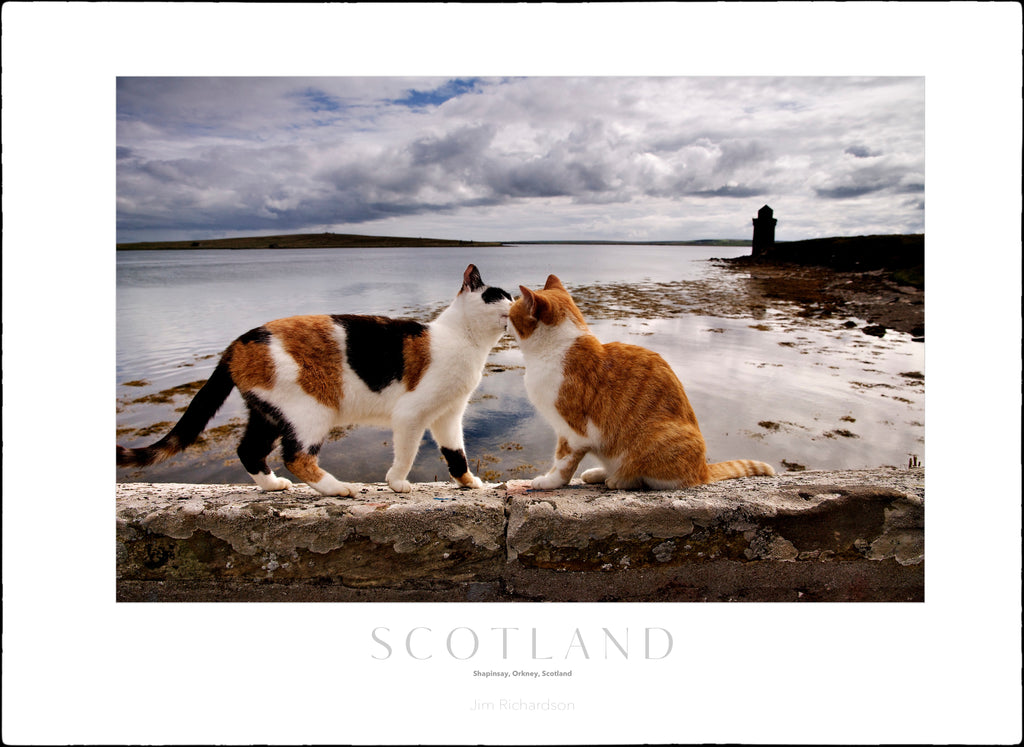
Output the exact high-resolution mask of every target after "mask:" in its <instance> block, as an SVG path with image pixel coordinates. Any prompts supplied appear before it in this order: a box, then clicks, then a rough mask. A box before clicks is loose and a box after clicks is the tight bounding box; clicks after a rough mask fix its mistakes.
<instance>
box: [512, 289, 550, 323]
mask: <svg viewBox="0 0 1024 747" xmlns="http://www.w3.org/2000/svg"><path fill="white" fill-rule="evenodd" d="M519 292H520V293H522V294H523V303H524V304H526V313H527V314H528V315H529V316H531V317H533V318H534V319H540V315H541V314H542V313H543V312H544V310H545V309H546V308H547V307H548V302H547V301H546V300H545V299H544V297H543V296H538V295H537V294H536V293H534V292H533V291H532V290H530V289H529V288H527V287H526V286H525V285H520V286H519Z"/></svg>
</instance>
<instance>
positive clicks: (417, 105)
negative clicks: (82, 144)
mask: <svg viewBox="0 0 1024 747" xmlns="http://www.w3.org/2000/svg"><path fill="white" fill-rule="evenodd" d="M117 92H118V97H117V118H118V127H117V132H118V136H117V164H118V166H117V178H118V208H117V215H118V236H119V240H120V241H128V240H140V239H141V238H152V237H156V236H162V235H168V234H170V233H172V232H174V233H179V234H180V233H182V232H190V231H191V232H206V235H208V236H209V235H213V234H214V233H217V232H220V233H222V234H224V235H227V234H228V233H230V234H231V235H240V234H245V233H256V232H267V231H280V230H288V231H296V232H297V231H303V230H331V229H335V230H342V229H347V230H356V229H359V230H361V231H363V232H367V233H375V232H389V233H395V232H397V231H399V230H401V229H403V227H404V229H405V230H407V231H408V232H409V233H410V234H411V235H426V234H425V233H424V232H423V231H422V230H417V229H418V228H419V227H420V224H421V223H422V222H425V221H432V220H433V217H434V216H435V215H439V214H443V215H444V216H445V218H446V222H445V223H444V225H445V227H446V230H445V235H450V236H451V237H453V238H460V237H462V230H463V229H461V228H460V226H466V227H467V229H466V230H468V227H470V226H472V227H473V228H474V233H475V235H476V237H477V238H498V239H501V238H505V239H507V238H509V237H510V236H513V237H516V236H518V237H520V238H547V237H548V236H547V233H546V232H549V231H562V230H566V231H571V230H572V226H573V225H575V226H576V227H577V230H580V231H584V230H589V227H595V226H597V225H598V223H596V222H595V220H594V217H593V215H591V214H590V212H589V211H590V207H589V206H601V209H602V210H603V213H604V215H607V216H608V217H610V218H611V219H610V220H608V221H605V222H604V223H601V225H604V226H605V228H604V229H602V230H607V231H615V230H616V229H615V226H616V225H625V223H626V222H628V221H640V220H641V218H639V217H637V213H638V212H639V213H640V214H641V215H646V216H647V225H649V226H651V227H658V228H657V229H655V228H652V230H663V231H673V232H676V231H682V232H685V231H686V230H687V229H686V226H687V225H692V226H693V227H694V229H693V230H697V229H698V228H700V229H701V230H702V231H703V230H704V226H705V225H706V224H707V223H706V221H707V218H706V216H708V215H712V214H713V215H716V216H722V217H720V218H716V220H718V221H719V223H718V225H719V228H718V229H717V230H718V231H719V232H721V233H722V236H723V237H731V238H734V237H742V236H744V234H745V232H747V230H748V228H747V226H748V225H749V216H747V215H746V214H745V213H744V212H743V211H744V210H745V209H746V210H747V211H749V210H750V208H747V207H746V206H742V205H739V204H738V203H741V202H742V200H744V199H752V198H755V197H756V198H758V200H757V201H761V200H766V199H771V200H773V201H774V203H775V204H773V207H775V208H776V212H777V215H779V217H780V219H781V220H785V213H786V211H787V210H788V211H789V212H790V214H791V215H797V214H807V215H813V214H814V210H812V209H808V208H806V207H805V206H809V205H813V204H814V203H815V202H816V201H817V202H818V203H819V204H818V207H819V209H824V210H827V209H828V208H827V205H828V204H830V203H833V202H837V201H843V202H846V203H849V201H850V200H856V199H857V198H865V197H867V196H871V195H875V194H880V195H884V194H898V193H907V192H917V193H920V191H921V189H922V188H923V183H924V180H923V172H924V160H923V146H924V131H923V126H924V125H923V79H919V78H878V79H859V78H858V79H845V78H773V79H767V78H765V79H762V78H711V79H708V78H617V77H605V78H508V79H506V78H460V79H450V80H449V79H443V78H430V79H427V78H404V79H403V78H266V79H261V78H229V79H218V78H157V79H144V78H122V79H119V80H118V85H117ZM862 132H871V143H870V144H865V142H864V141H863V140H860V139H859V138H858V137H857V135H856V133H862ZM851 135H853V136H852V137H851ZM851 143H852V144H851ZM520 206H521V207H523V208H525V209H527V212H526V214H527V215H531V216H532V218H531V220H530V223H529V225H523V223H522V216H521V213H520V210H519V207H520ZM531 206H532V210H530V209H529V208H530V207H531ZM757 207H759V205H754V206H752V209H755V210H756V208H757ZM847 209H848V208H847ZM858 209H859V208H858ZM866 209H867V208H866V207H865V210H866ZM875 209H877V208H875ZM666 211H668V212H669V213H671V214H677V215H681V214H687V215H690V216H692V217H691V218H690V219H689V222H688V223H687V222H686V221H684V222H682V223H680V222H678V221H677V220H676V219H675V218H672V219H671V220H666V217H667V216H666ZM616 215H618V216H621V221H616V219H615V216H616ZM627 215H628V216H630V217H629V218H628V219H627V217H626V216H627ZM726 216H729V217H726ZM732 216H735V217H732ZM862 220H864V221H865V222H868V220H874V217H873V216H867V215H866V214H865V215H864V216H863V217H862ZM890 220H893V228H892V230H893V232H896V231H903V230H910V229H913V228H915V227H919V226H921V225H922V224H921V221H922V218H921V215H920V210H919V209H916V208H915V209H912V210H911V209H909V208H907V209H905V213H904V214H903V217H902V218H898V219H895V220H894V219H892V218H890ZM784 225H787V224H784V223H782V222H780V233H782V230H783V229H782V227H783V226H784ZM788 225H791V226H792V225H793V224H788ZM477 226H483V228H485V229H486V227H487V226H490V227H491V232H490V233H489V235H487V236H482V235H481V234H480V233H479V229H478V228H477ZM793 227H794V228H795V226H793ZM594 230H597V229H596V228H595V229H594ZM631 230H632V229H631ZM637 230H640V229H637ZM741 230H742V231H743V233H737V232H739V231H741ZM799 230H801V231H812V230H813V229H812V228H810V227H805V226H801V227H800V229H799ZM508 231H512V232H513V233H511V234H510V233H507V232H508ZM704 237H706V235H705V236H704ZM605 238H617V236H614V235H607V236H605ZM651 238H660V239H670V238H689V236H688V235H687V234H686V233H683V234H679V233H674V234H673V235H658V236H652V237H651Z"/></svg>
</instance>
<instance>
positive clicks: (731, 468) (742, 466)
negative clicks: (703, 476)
mask: <svg viewBox="0 0 1024 747" xmlns="http://www.w3.org/2000/svg"><path fill="white" fill-rule="evenodd" d="M774 474H775V470H774V469H772V466H771V465H770V464H765V463H764V462H755V461H753V460H752V459H733V460H732V461H729V462H716V463H714V464H709V465H708V482H715V481H716V480H729V479H731V478H734V477H754V476H755V475H768V476H772V475H774Z"/></svg>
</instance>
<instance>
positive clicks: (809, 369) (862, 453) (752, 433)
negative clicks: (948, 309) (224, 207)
mask: <svg viewBox="0 0 1024 747" xmlns="http://www.w3.org/2000/svg"><path fill="white" fill-rule="evenodd" d="M745 251H747V250H743V249H738V250H727V249H722V248H717V247H716V248H709V249H706V248H702V247H609V246H595V247H582V246H572V247H564V246H558V247H554V246H532V247H509V248H502V249H360V250H277V251H274V250H253V251H203V250H198V251H192V252H120V253H118V257H117V259H118V278H117V281H118V282H117V288H118V290H117V293H118V297H117V318H118V329H117V384H118V386H117V395H118V416H117V425H118V441H119V443H122V444H123V445H127V446H138V445H144V444H147V443H150V442H152V441H154V440H156V438H159V437H160V436H161V435H162V434H163V433H164V432H165V429H166V428H169V427H170V424H171V423H173V422H174V421H175V420H177V418H178V417H180V411H181V410H183V408H184V407H185V406H186V405H187V404H188V401H189V398H190V396H189V394H188V393H187V392H188V391H191V390H189V389H188V387H183V388H182V389H183V393H180V394H177V395H174V396H170V397H168V398H167V399H168V400H169V401H168V402H165V403H161V402H154V401H152V400H153V399H154V396H153V395H158V394H160V393H163V392H166V391H167V390H168V389H171V388H172V387H179V386H181V385H185V384H189V383H193V382H201V381H202V380H204V379H205V378H206V377H207V376H209V374H210V372H211V371H212V370H213V367H214V365H216V360H217V356H218V355H219V353H220V351H221V350H222V349H223V348H224V347H225V346H226V345H227V343H228V342H230V341H231V340H232V339H234V338H235V337H236V336H238V335H239V334H240V333H242V332H244V331H246V330H248V329H251V328H252V327H255V326H257V325H259V324H262V323H263V322H265V321H268V320H270V319H273V318H278V317H282V316H289V315H292V314H305V313H377V314H390V315H394V316H401V315H413V316H416V317H418V318H421V319H424V320H425V319H429V318H431V317H432V316H433V314H434V313H436V311H438V310H439V309H441V308H443V307H444V306H445V305H446V304H447V303H448V301H450V299H451V298H452V297H453V296H454V295H455V293H456V292H457V291H458V289H459V285H460V283H461V277H462V271H463V270H464V269H465V266H466V264H468V263H469V262H474V263H476V264H477V265H478V266H479V267H480V270H481V273H482V275H483V277H484V280H485V281H486V282H488V283H490V284H493V285H498V286H501V287H504V288H505V289H506V290H508V291H510V292H512V293H513V295H518V286H519V285H520V284H522V285H526V286H530V287H536V286H541V285H543V283H544V280H545V279H546V278H547V275H548V274H550V273H554V274H556V275H558V276H559V277H560V278H561V279H562V281H563V282H564V283H565V284H566V285H567V287H569V289H570V290H571V291H574V293H576V294H577V295H578V296H579V300H580V303H581V306H582V307H583V308H584V310H585V314H587V316H588V321H589V322H590V325H591V329H592V330H593V332H594V333H595V334H596V335H597V336H598V337H599V338H600V339H601V340H602V341H604V342H611V341H613V340H618V341H622V342H628V343H632V344H637V345H643V346H644V347H648V348H651V349H652V350H655V351H657V352H658V353H660V354H661V355H662V356H663V357H664V358H665V359H666V360H667V361H668V363H669V364H670V365H671V366H672V368H673V369H674V370H675V371H676V373H677V374H678V376H679V378H680V380H681V381H682V382H683V385H684V386H685V388H686V391H687V395H688V397H689V399H690V402H691V403H692V404H693V407H694V409H695V410H696V413H697V418H698V420H699V422H700V425H701V430H702V432H703V433H704V437H705V439H706V441H707V444H708V455H709V457H710V458H711V459H712V460H714V461H720V460H725V459H734V458H750V459H760V460H763V461H766V462H769V463H770V464H772V465H774V466H775V467H776V468H777V469H779V470H780V471H781V470H785V469H799V468H806V469H847V468H849V469H852V468H859V467H874V466H879V465H888V464H891V465H900V464H906V463H907V460H908V458H910V456H911V455H915V456H917V457H918V458H919V459H921V460H922V461H923V456H924V454H923V450H924V381H923V373H924V345H923V344H920V343H914V342H911V341H910V338H909V336H907V335H902V334H899V333H894V332H891V331H890V332H888V333H887V334H886V336H885V337H884V338H876V337H870V336H868V335H865V334H864V333H863V332H861V331H860V330H859V329H857V328H855V327H854V328H849V327H847V326H844V322H846V321H847V320H844V319H841V318H836V319H834V320H807V319H802V318H799V317H797V316H796V315H795V314H794V313H792V312H791V311H787V310H786V309H785V308H781V307H780V308H778V309H767V310H760V311H758V313H757V318H753V317H752V316H751V315H749V314H746V313H744V312H737V311H736V310H735V306H732V307H728V308H726V307H722V305H721V304H719V303H717V302H716V301H717V300H719V299H721V298H723V297H725V296H729V294H730V293H735V292H736V289H735V279H734V277H732V276H731V275H727V274H726V273H724V272H722V271H721V270H719V269H718V268H716V267H715V265H714V263H710V262H707V261H705V260H706V259H707V258H708V257H711V256H724V255H725V253H726V252H732V253H733V254H738V253H745ZM726 306H728V305H726ZM858 326H862V325H858ZM522 367H523V359H522V355H521V354H520V353H519V351H518V350H517V349H516V348H515V346H514V344H513V343H512V341H511V338H509V337H508V336H506V337H504V338H503V339H502V341H501V342H500V343H499V345H498V347H497V348H496V349H495V351H494V352H492V354H491V356H490V359H489V363H488V367H487V370H486V372H485V376H484V379H483V382H482V383H481V385H480V387H479V389H478V390H477V392H476V393H475V394H474V396H473V398H472V400H471V401H470V406H469V408H468V411H467V413H466V419H465V433H466V446H467V452H468V456H469V459H470V462H471V467H472V468H473V469H474V470H475V471H477V472H478V473H479V474H480V475H481V476H483V477H484V479H487V480H490V481H499V480H504V479H510V478H520V477H531V476H533V475H534V474H537V473H540V472H543V471H546V470H547V468H548V467H549V466H550V460H551V454H552V451H553V449H554V435H553V432H552V431H551V429H550V428H549V427H548V426H547V424H546V423H544V422H543V421H541V420H540V419H539V418H538V417H537V416H536V415H535V414H534V412H533V409H532V407H531V405H530V403H529V401H528V400H527V398H526V392H525V389H524V387H523V381H522V377H523V368H522ZM172 394H173V393H172ZM158 399H159V398H158ZM244 418H245V408H244V406H243V404H242V400H241V397H239V396H238V394H237V392H233V393H232V395H231V397H230V398H229V399H228V401H227V402H226V403H225V405H224V407H223V408H222V410H221V412H220V413H219V414H218V415H217V417H216V418H215V419H214V420H213V421H211V426H210V431H209V432H208V435H207V437H206V439H205V441H204V444H202V445H201V447H193V448H192V449H190V450H189V451H187V452H185V453H184V454H181V455H179V456H177V457H175V458H173V459H172V460H170V461H169V462H166V463H164V464H161V465H155V466H153V467H150V468H147V469H146V470H138V471H128V470H119V471H118V479H121V480H148V481H174V482H242V483H244V482H247V481H248V479H249V478H248V477H247V476H246V474H245V471H244V470H243V469H242V467H241V465H240V464H239V463H238V460H237V458H236V457H235V455H234V450H235V446H236V443H237V437H238V436H239V435H240V434H241V427H242V426H243V425H244ZM161 423H162V424H163V425H159V424H161ZM154 424H158V427H157V428H153V426H154ZM144 429H145V430H144ZM147 431H151V432H147ZM336 436H337V438H336V439H335V440H334V441H332V442H330V443H328V444H326V445H325V446H324V448H323V450H322V452H321V455H320V459H321V464H322V465H323V466H324V467H325V469H328V470H329V471H331V472H333V473H334V474H335V475H337V476H338V477H339V478H340V479H343V480H352V481H365V482H381V481H383V478H384V473H385V472H386V471H387V468H388V466H389V465H390V461H391V433H390V432H389V431H387V430H382V429H376V428H367V427H361V428H354V429H346V430H345V431H344V432H339V433H338V434H336ZM270 461H271V464H272V466H277V467H278V468H279V464H280V458H279V456H277V455H272V456H271V459H270ZM592 464H593V461H592V459H590V458H588V459H587V460H585V461H584V464H583V465H582V467H581V469H582V468H586V467H587V466H591V465H592ZM279 469H280V468H279ZM446 474H447V469H446V467H445V464H444V462H443V460H442V458H441V456H440V454H439V453H438V450H437V448H436V446H435V445H434V443H433V442H432V441H431V440H430V437H429V435H428V436H427V437H425V438H424V444H423V447H422V448H421V450H420V454H419V456H418V458H417V460H416V465H415V467H414V469H413V471H412V473H411V478H410V479H412V480H413V481H429V480H435V479H442V480H443V479H446Z"/></svg>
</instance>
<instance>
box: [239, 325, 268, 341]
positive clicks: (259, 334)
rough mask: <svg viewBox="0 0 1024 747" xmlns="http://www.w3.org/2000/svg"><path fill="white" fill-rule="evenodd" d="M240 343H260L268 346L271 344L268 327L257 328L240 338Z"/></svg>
mask: <svg viewBox="0 0 1024 747" xmlns="http://www.w3.org/2000/svg"><path fill="white" fill-rule="evenodd" d="M238 341H239V342H241V343H247V342H259V343H263V344H264V345H266V344H267V343H269V342H270V332H269V330H267V328H266V327H256V328H255V329H250V330H249V331H248V332H246V333H245V334H244V335H242V336H241V337H239V338H238Z"/></svg>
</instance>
